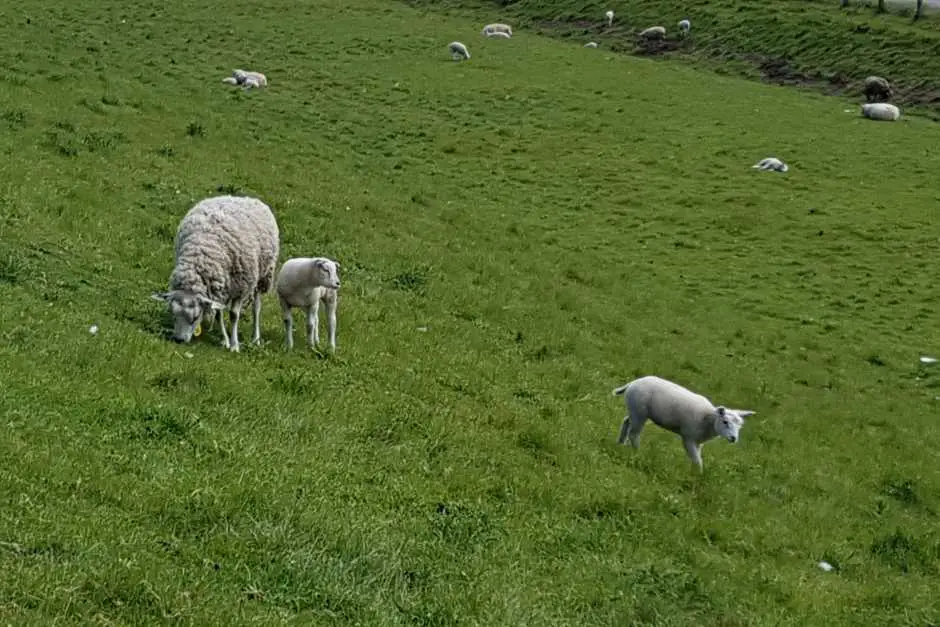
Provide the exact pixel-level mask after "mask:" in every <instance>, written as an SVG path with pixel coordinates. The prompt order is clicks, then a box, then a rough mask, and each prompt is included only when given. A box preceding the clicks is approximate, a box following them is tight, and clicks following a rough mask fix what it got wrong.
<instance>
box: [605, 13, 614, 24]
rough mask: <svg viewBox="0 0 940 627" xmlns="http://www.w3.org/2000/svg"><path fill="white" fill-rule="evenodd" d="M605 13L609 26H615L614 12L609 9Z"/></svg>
mask: <svg viewBox="0 0 940 627" xmlns="http://www.w3.org/2000/svg"><path fill="white" fill-rule="evenodd" d="M604 15H605V16H607V26H613V25H614V12H613V11H608V12H607V13H605V14H604Z"/></svg>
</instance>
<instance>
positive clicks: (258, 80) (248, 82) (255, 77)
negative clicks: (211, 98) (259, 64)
mask: <svg viewBox="0 0 940 627" xmlns="http://www.w3.org/2000/svg"><path fill="white" fill-rule="evenodd" d="M222 82H223V83H228V84H229V85H241V86H242V87H244V88H245V89H251V88H252V87H254V88H258V87H267V85H268V78H267V77H266V76H265V75H264V74H262V73H261V72H248V71H245V70H233V71H232V75H231V76H228V77H226V78H223V79H222Z"/></svg>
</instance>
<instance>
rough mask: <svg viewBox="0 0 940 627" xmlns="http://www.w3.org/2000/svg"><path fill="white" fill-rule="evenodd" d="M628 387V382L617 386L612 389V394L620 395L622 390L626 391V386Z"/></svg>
mask: <svg viewBox="0 0 940 627" xmlns="http://www.w3.org/2000/svg"><path fill="white" fill-rule="evenodd" d="M628 387H630V384H629V383H627V384H626V385H621V386H620V387H619V388H617V389H616V390H614V396H620V395H622V394H623V393H624V392H626V391H627V388H628Z"/></svg>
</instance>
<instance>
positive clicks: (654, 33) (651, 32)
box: [640, 26, 666, 39]
mask: <svg viewBox="0 0 940 627" xmlns="http://www.w3.org/2000/svg"><path fill="white" fill-rule="evenodd" d="M640 37H642V38H643V39H665V38H666V28H665V27H663V26H650V27H649V28H647V29H646V30H643V31H640Z"/></svg>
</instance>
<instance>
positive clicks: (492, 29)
mask: <svg viewBox="0 0 940 627" xmlns="http://www.w3.org/2000/svg"><path fill="white" fill-rule="evenodd" d="M490 33H506V34H507V35H509V36H510V37H512V26H510V25H509V24H487V25H486V26H484V27H483V30H482V31H480V34H481V35H486V36H487V37H489V36H490Z"/></svg>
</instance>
